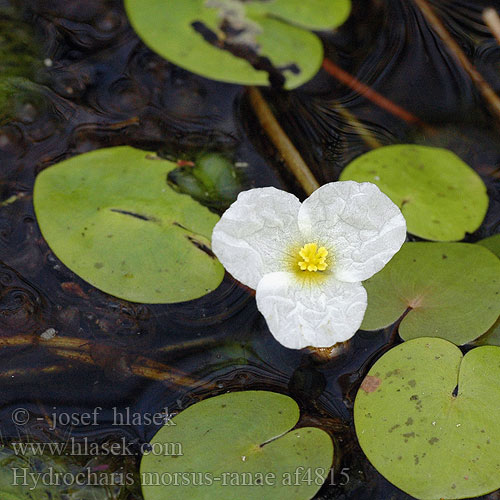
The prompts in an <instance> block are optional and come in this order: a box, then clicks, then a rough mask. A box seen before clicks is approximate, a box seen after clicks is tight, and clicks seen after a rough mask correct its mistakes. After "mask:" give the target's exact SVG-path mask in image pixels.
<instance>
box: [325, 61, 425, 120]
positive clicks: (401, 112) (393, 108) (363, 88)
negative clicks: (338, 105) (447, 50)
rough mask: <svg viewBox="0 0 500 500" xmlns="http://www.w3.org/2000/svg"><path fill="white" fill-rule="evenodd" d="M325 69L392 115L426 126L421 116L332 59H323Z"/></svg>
mask: <svg viewBox="0 0 500 500" xmlns="http://www.w3.org/2000/svg"><path fill="white" fill-rule="evenodd" d="M323 69H324V70H325V71H326V72H327V73H328V74H330V75H331V76H333V77H334V78H335V79H336V80H338V81H339V82H341V83H343V84H344V85H345V86H346V87H349V88H350V89H352V90H354V91H356V92H359V94H360V95H362V96H363V97H365V98H366V99H368V100H369V101H372V102H373V103H374V104H376V105H377V106H378V107H379V108H382V109H385V110H386V111H388V112H389V113H391V114H392V115H394V116H397V117H398V118H401V119H402V120H404V121H405V122H407V123H410V124H412V125H419V126H420V127H426V124H425V123H424V122H422V121H421V120H420V118H418V117H416V116H415V115H413V114H412V113H410V112H409V111H406V109H404V108H402V107H401V106H399V105H398V104H396V103H394V102H392V101H391V100H389V99H387V97H384V96H383V95H382V94H379V93H378V92H377V91H376V90H373V89H372V88H371V87H369V86H368V85H366V84H365V83H363V82H360V81H359V80H358V79H357V78H356V77H354V76H353V75H351V74H350V73H348V72H347V71H345V70H344V69H342V68H341V67H340V66H338V65H337V64H335V63H334V62H333V61H331V60H330V59H324V60H323Z"/></svg>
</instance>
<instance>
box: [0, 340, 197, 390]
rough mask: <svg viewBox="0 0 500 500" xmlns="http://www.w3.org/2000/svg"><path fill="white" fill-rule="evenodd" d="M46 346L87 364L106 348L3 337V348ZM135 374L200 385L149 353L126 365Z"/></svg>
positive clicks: (0, 374)
mask: <svg viewBox="0 0 500 500" xmlns="http://www.w3.org/2000/svg"><path fill="white" fill-rule="evenodd" d="M35 345H39V346H43V347H45V348H47V349H49V350H50V352H51V353H52V354H55V355H57V356H59V357H61V358H63V359H66V360H68V361H71V362H76V363H82V364H87V365H96V361H95V358H94V356H93V354H95V353H98V352H100V351H102V350H103V348H104V347H107V346H104V345H100V344H98V343H97V342H90V341H86V340H83V339H79V338H74V337H53V338H51V339H42V338H39V339H33V337H31V336H28V335H14V336H12V337H0V347H4V348H5V347H23V346H30V347H31V346H35ZM59 370H60V367H57V366H53V367H51V366H49V367H45V368H37V373H55V372H58V371H59ZM125 370H126V371H128V372H129V373H130V374H132V375H136V376H139V377H144V378H149V379H152V380H157V381H161V382H166V383H169V384H172V385H177V386H181V387H192V386H194V385H199V384H200V381H199V380H195V379H192V378H190V377H189V376H188V375H186V374H185V373H183V372H182V371H180V370H177V369H175V368H172V367H171V366H168V365H165V364H163V363H159V362H157V361H154V360H151V359H149V358H146V357H145V356H137V357H136V358H135V359H134V360H133V362H132V363H131V364H130V365H129V366H127V367H126V368H125ZM26 373H28V371H26V370H24V369H22V370H21V369H17V370H9V371H8V372H7V371H0V377H7V376H9V377H12V376H15V375H18V376H19V375H25V374H26Z"/></svg>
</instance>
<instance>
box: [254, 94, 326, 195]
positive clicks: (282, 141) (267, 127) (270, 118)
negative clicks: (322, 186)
mask: <svg viewBox="0 0 500 500" xmlns="http://www.w3.org/2000/svg"><path fill="white" fill-rule="evenodd" d="M248 94H249V97H250V104H251V105H252V108H253V110H254V111H255V114H256V115H257V118H258V120H259V122H260V124H261V126H262V128H263V129H264V131H265V132H266V134H267V135H268V136H269V138H270V139H271V141H272V142H273V144H274V145H275V147H276V149H277V150H278V151H279V152H280V154H281V156H282V157H283V159H284V160H285V163H286V164H287V166H288V168H289V169H290V171H291V172H292V174H293V175H294V176H295V178H296V179H297V180H298V182H299V183H300V185H301V186H302V188H303V189H304V191H305V192H306V194H307V195H310V194H311V193H312V192H313V191H316V189H318V188H319V183H318V181H317V180H316V178H315V177H314V175H313V173H312V172H311V170H310V169H309V167H308V166H307V165H306V162H305V161H304V160H303V158H302V156H301V155H300V153H299V152H298V151H297V149H296V147H295V146H294V145H293V143H292V141H291V140H290V139H289V138H288V136H287V135H286V133H285V131H284V130H283V129H282V128H281V125H280V124H279V123H278V121H277V120H276V118H275V116H274V115H273V112H272V111H271V108H270V107H269V105H268V104H267V102H266V101H265V99H264V98H263V97H262V94H261V93H260V90H259V89H257V88H256V87H250V88H249V89H248Z"/></svg>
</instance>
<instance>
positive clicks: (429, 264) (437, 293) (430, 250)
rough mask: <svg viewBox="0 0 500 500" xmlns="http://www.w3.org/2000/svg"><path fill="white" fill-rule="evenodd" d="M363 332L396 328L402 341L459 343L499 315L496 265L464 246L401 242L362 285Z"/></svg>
mask: <svg viewBox="0 0 500 500" xmlns="http://www.w3.org/2000/svg"><path fill="white" fill-rule="evenodd" d="M364 286H365V288H366V291H367V292H368V308H367V311H366V314H365V317H364V319H363V323H362V325H361V328H362V329H363V330H377V329H379V328H383V327H386V326H388V325H390V324H392V323H394V321H396V320H397V319H398V318H399V317H400V316H401V315H403V314H404V313H406V315H405V317H404V318H403V320H402V321H401V324H400V325H399V334H400V336H401V337H402V338H403V339H404V340H409V339H412V338H415V337H428V336H433V337H442V338H445V339H447V340H450V341H451V342H454V343H455V344H459V345H460V344H465V343H467V342H470V341H471V340H473V339H475V338H477V337H479V336H480V335H482V334H483V333H484V332H486V331H487V330H488V328H490V327H491V326H492V325H493V323H494V322H495V320H496V319H497V318H498V315H499V314H500V299H499V298H500V260H499V259H498V258H497V257H496V256H495V255H493V254H492V253H491V252H490V251H489V250H487V249H486V248H483V247H482V246H479V245H474V244H470V243H426V242H423V243H405V244H404V245H403V247H402V248H401V250H400V251H399V252H398V253H397V254H396V255H395V256H394V258H393V259H392V260H391V261H390V262H389V264H387V266H385V268H384V269H382V271H380V272H379V273H377V274H376V275H375V276H373V277H372V278H370V279H369V280H367V281H365V282H364Z"/></svg>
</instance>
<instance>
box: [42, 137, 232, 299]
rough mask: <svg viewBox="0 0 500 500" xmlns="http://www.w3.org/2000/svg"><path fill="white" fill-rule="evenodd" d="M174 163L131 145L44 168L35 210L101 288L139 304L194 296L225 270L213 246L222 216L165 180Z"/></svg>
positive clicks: (68, 258)
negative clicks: (214, 228) (217, 225)
mask: <svg viewBox="0 0 500 500" xmlns="http://www.w3.org/2000/svg"><path fill="white" fill-rule="evenodd" d="M174 168H176V165H175V164H174V163H171V162H169V161H166V160H162V159H161V158H159V157H158V156H156V155H155V154H152V153H148V152H146V151H140V150H138V149H134V148H131V147H128V146H124V147H117V148H109V149H101V150H97V151H93V152H90V153H86V154H83V155H80V156H76V157H74V158H71V159H69V160H65V161H63V162H61V163H59V164H57V165H54V166H52V167H49V168H47V169H46V170H44V171H42V172H41V173H40V174H39V175H38V177H37V179H36V182H35V188H34V195H33V198H34V206H35V212H36V216H37V220H38V224H39V225H40V229H41V231H42V235H43V236H44V238H45V239H46V240H47V243H48V244H49V246H50V247H51V249H52V250H53V252H54V253H55V254H56V255H57V257H58V258H59V259H60V260H61V261H62V262H63V263H64V264H65V265H66V266H68V267H69V268H70V269H71V270H72V271H73V272H75V273H76V274H78V275H79V276H80V277H81V278H83V279H84V280H86V281H88V282H89V283H91V284H92V285H94V286H95V287H96V288H99V289H100V290H102V291H104V292H106V293H109V294H111V295H114V296H116V297H120V298H123V299H126V300H130V301H133V302H144V303H165V302H182V301H186V300H191V299H195V298H198V297H201V296H202V295H205V294H206V293H208V292H210V291H212V290H214V289H215V288H217V286H218V285H219V284H220V282H221V281H222V278H223V276H224V269H223V267H222V266H221V264H220V263H219V262H218V261H217V259H216V258H215V257H214V255H213V254H212V252H211V250H210V236H211V233H212V229H213V227H214V225H215V224H216V222H217V221H218V219H219V218H218V217H217V216H216V215H215V214H213V213H212V212H210V211H209V210H208V209H207V208H205V207H203V206H201V205H200V204H198V203H197V202H196V201H194V200H193V199H192V198H191V197H189V196H187V195H183V194H179V193H176V192H175V191H174V190H172V189H171V188H170V187H169V186H168V185H167V175H168V173H169V172H170V171H171V170H173V169H174Z"/></svg>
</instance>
